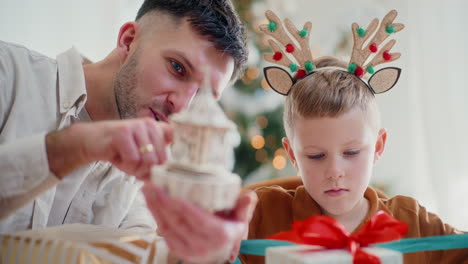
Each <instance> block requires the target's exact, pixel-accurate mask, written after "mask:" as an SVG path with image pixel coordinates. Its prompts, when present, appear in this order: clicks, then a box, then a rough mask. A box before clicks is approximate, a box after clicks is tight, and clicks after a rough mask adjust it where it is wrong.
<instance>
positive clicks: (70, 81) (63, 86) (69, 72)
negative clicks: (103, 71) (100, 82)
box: [57, 47, 86, 114]
mask: <svg viewBox="0 0 468 264" xmlns="http://www.w3.org/2000/svg"><path fill="white" fill-rule="evenodd" d="M82 61H83V57H82V56H81V55H80V53H79V52H78V51H77V50H76V48H74V47H73V48H71V49H69V50H67V51H65V52H64V53H61V54H59V55H58V56H57V67H58V86H59V100H60V101H59V104H60V113H62V114H63V113H65V112H67V111H68V110H69V109H70V108H72V107H76V110H77V111H76V113H79V112H80V111H81V109H82V108H83V106H84V104H85V102H86V82H85V78H84V72H83V65H82Z"/></svg>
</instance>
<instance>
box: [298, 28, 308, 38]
mask: <svg viewBox="0 0 468 264" xmlns="http://www.w3.org/2000/svg"><path fill="white" fill-rule="evenodd" d="M307 35H309V31H307V29H303V30H299V36H301V38H305V37H307Z"/></svg>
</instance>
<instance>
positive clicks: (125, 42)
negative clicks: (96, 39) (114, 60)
mask: <svg viewBox="0 0 468 264" xmlns="http://www.w3.org/2000/svg"><path fill="white" fill-rule="evenodd" d="M139 30H140V25H138V23H136V22H127V23H125V24H123V25H122V27H120V31H119V36H118V38H117V50H118V53H119V57H120V62H121V63H123V62H124V61H125V60H126V59H127V57H128V55H129V54H130V50H131V45H132V44H135V43H136V39H137V35H138V33H139Z"/></svg>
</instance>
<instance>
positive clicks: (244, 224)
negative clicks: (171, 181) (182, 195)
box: [143, 182, 257, 263]
mask: <svg viewBox="0 0 468 264" xmlns="http://www.w3.org/2000/svg"><path fill="white" fill-rule="evenodd" d="M143 193H144V194H145V197H146V203H147V205H148V208H149V209H150V211H151V213H152V214H153V216H154V217H155V219H156V222H157V223H158V233H160V234H161V235H162V236H163V237H164V239H165V241H166V243H167V245H168V247H169V250H170V252H171V254H174V255H176V256H177V257H178V258H180V259H182V260H184V261H188V262H190V263H219V262H221V261H225V260H227V259H229V260H230V261H234V260H235V259H236V257H237V255H238V253H239V248H240V243H241V241H242V239H245V238H247V233H248V224H249V222H250V219H251V218H252V214H253V211H254V209H255V205H256V203H257V196H256V194H255V193H254V192H251V191H249V192H244V193H242V194H241V195H240V196H239V198H238V200H237V204H236V206H235V208H233V209H232V210H231V211H229V212H220V213H216V214H212V213H209V212H207V211H204V210H203V209H201V208H199V207H197V206H195V205H193V204H191V203H189V202H187V201H182V200H180V199H173V198H171V197H169V196H168V195H167V194H166V193H165V192H164V191H163V190H162V189H161V188H160V187H158V186H156V185H154V184H151V183H148V182H147V183H146V184H145V186H144V187H143Z"/></svg>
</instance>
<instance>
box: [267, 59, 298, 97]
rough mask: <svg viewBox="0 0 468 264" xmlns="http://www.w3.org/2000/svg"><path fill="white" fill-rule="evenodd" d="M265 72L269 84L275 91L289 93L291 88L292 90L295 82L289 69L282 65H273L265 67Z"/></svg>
mask: <svg viewBox="0 0 468 264" xmlns="http://www.w3.org/2000/svg"><path fill="white" fill-rule="evenodd" d="M263 74H264V75H265V79H266V81H267V82H268V85H270V87H271V88H272V89H273V90H275V92H277V93H279V94H282V95H288V93H289V90H291V87H292V86H293V84H294V80H293V78H292V77H291V75H289V73H288V72H287V71H285V70H283V69H282V68H280V67H276V66H271V67H265V68H264V69H263Z"/></svg>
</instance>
